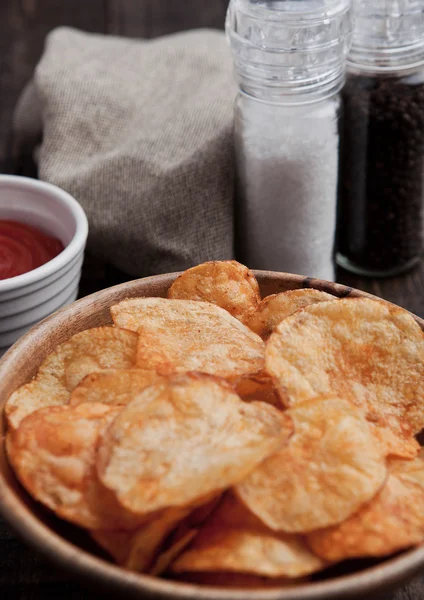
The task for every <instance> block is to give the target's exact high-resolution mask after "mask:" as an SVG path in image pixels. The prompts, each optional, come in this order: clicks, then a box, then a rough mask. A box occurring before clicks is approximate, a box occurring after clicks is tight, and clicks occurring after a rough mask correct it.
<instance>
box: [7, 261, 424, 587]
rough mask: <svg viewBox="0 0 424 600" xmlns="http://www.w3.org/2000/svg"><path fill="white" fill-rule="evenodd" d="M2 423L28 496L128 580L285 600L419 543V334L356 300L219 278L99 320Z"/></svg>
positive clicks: (185, 279)
mask: <svg viewBox="0 0 424 600" xmlns="http://www.w3.org/2000/svg"><path fill="white" fill-rule="evenodd" d="M111 316H112V320H113V323H114V324H113V326H110V327H98V328H94V329H89V330H87V331H83V332H81V333H79V334H77V335H75V336H73V337H72V338H71V339H70V340H68V341H67V342H65V343H64V344H62V345H60V346H59V347H58V348H56V350H55V351H54V352H53V353H52V354H50V355H49V356H48V357H47V358H46V359H45V360H44V362H43V363H42V365H41V366H40V368H39V371H38V373H37V375H36V377H35V378H34V379H33V380H32V381H31V382H29V383H27V384H26V385H24V386H22V387H21V388H19V389H18V390H17V391H15V392H14V393H13V394H12V395H11V396H10V398H9V400H8V402H7V405H6V415H7V420H8V425H9V429H8V434H7V438H6V443H7V450H8V456H9V459H10V462H11V464H12V466H13V468H14V470H15V472H16V474H17V476H18V478H19V480H20V481H21V482H22V484H23V485H24V486H25V488H26V489H27V490H28V491H29V493H30V494H32V496H33V497H34V498H35V499H37V500H38V501H39V502H41V503H43V504H44V505H45V506H46V507H48V508H49V509H51V510H52V511H54V512H55V513H56V514H57V515H58V516H59V517H61V518H63V519H66V520H68V521H70V522H72V523H74V524H76V525H78V526H80V527H83V528H86V529H87V530H89V531H90V534H91V535H92V537H93V538H94V540H96V541H97V543H98V544H99V545H100V546H101V547H102V548H103V549H104V550H106V551H107V552H108V553H109V554H110V555H111V556H112V557H113V558H114V559H115V561H116V562H117V563H118V564H119V565H121V566H123V567H125V568H127V569H131V570H135V571H139V572H143V573H150V574H154V575H162V576H166V577H171V578H174V579H178V580H183V581H189V582H196V583H204V584H208V585H220V586H231V587H263V586H288V585H296V584H298V583H299V582H304V581H305V580H307V579H308V577H309V576H311V575H312V574H314V573H317V572H319V571H322V570H324V569H326V568H327V567H329V566H331V565H333V564H335V563H337V562H340V561H344V560H346V559H350V558H358V557H382V556H387V555H390V554H392V553H395V552H397V551H399V550H402V549H405V548H410V547H413V546H417V545H420V544H422V543H423V542H424V453H423V451H422V450H421V448H420V446H419V444H418V442H417V441H416V439H415V436H416V435H417V434H418V433H419V432H420V431H421V430H422V429H423V427H424V391H423V385H422V381H423V375H424V334H423V332H422V331H421V329H420V327H419V325H418V324H417V323H416V321H415V320H414V319H413V317H412V316H411V315H410V314H409V313H407V312H406V311H404V310H402V309H400V308H398V307H395V306H392V305H390V304H387V303H384V302H380V301H377V300H371V299H367V298H358V299H356V298H355V299H353V298H352V299H350V298H347V299H337V298H335V297H334V296H331V295H329V294H326V293H324V292H320V291H317V290H313V289H300V290H293V291H288V292H283V293H280V294H276V295H273V296H268V297H267V298H264V299H263V300H261V297H260V293H259V286H258V283H257V281H256V279H255V277H254V275H253V274H252V273H251V272H250V271H249V270H248V269H247V268H246V267H244V266H243V265H240V264H239V263H236V262H234V261H223V262H211V263H205V264H202V265H199V266H197V267H194V268H192V269H189V270H187V271H186V272H184V273H183V274H182V275H181V276H180V277H179V278H178V279H176V281H175V282H174V283H173V285H172V286H171V288H170V289H169V292H168V298H166V299H165V298H135V299H128V300H124V301H122V302H120V303H119V304H117V305H115V306H113V307H112V308H111Z"/></svg>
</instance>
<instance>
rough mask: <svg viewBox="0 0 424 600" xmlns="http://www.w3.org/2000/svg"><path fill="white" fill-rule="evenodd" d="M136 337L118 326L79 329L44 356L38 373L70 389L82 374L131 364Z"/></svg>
mask: <svg viewBox="0 0 424 600" xmlns="http://www.w3.org/2000/svg"><path fill="white" fill-rule="evenodd" d="M137 342H138V336H137V335H136V334H134V333H132V332H129V331H126V330H125V329H120V328H119V327H95V328H93V329H87V330H85V331H81V332H80V333H77V334H76V335H74V336H72V337H71V338H70V339H69V340H68V341H67V342H65V343H64V344H61V345H60V346H58V347H57V348H56V350H55V351H54V352H52V354H50V356H48V357H47V358H46V360H45V361H44V362H43V364H42V365H41V367H40V370H39V373H43V374H44V373H49V374H51V375H54V376H55V377H56V378H57V379H59V381H61V382H62V383H63V385H64V386H65V387H66V389H68V390H69V391H72V390H73V389H75V388H76V386H77V385H78V384H79V383H80V381H82V380H83V379H84V377H85V376H86V375H89V374H90V373H94V372H96V371H103V370H104V369H130V368H131V367H133V366H134V365H135V358H136V348H137Z"/></svg>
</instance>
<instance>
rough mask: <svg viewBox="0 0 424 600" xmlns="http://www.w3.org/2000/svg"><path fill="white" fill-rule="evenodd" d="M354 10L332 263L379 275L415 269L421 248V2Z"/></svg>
mask: <svg viewBox="0 0 424 600" xmlns="http://www.w3.org/2000/svg"><path fill="white" fill-rule="evenodd" d="M353 9H354V15H355V22H356V25H355V30H354V34H353V42H352V49H351V52H350V54H349V56H348V75H347V81H346V86H345V88H344V90H343V101H344V102H343V108H344V126H343V138H344V143H343V151H342V158H341V181H342V185H341V186H340V199H339V210H338V231H337V257H336V258H337V262H338V264H339V265H341V266H343V267H344V268H346V269H348V270H349V271H352V272H354V273H357V274H360V275H370V276H382V277H384V276H391V275H397V274H399V273H401V272H403V271H406V270H408V269H409V268H411V267H412V266H413V265H415V264H416V263H417V262H418V261H419V259H420V255H421V252H422V246H423V236H422V233H423V219H422V209H423V192H424V176H423V173H424V161H423V157H424V3H423V1H422V0H402V2H399V0H373V1H372V2H370V1H369V0H354V2H353Z"/></svg>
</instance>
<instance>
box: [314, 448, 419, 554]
mask: <svg viewBox="0 0 424 600" xmlns="http://www.w3.org/2000/svg"><path fill="white" fill-rule="evenodd" d="M390 471H391V472H390V474H389V477H388V478H387V481H386V483H385V485H384V487H383V488H382V490H381V491H380V492H379V494H377V496H376V497H375V498H373V499H372V500H371V502H370V503H369V504H367V505H366V506H365V507H363V508H362V509H361V510H360V511H359V512H358V513H356V514H355V515H353V516H352V517H350V518H349V519H347V521H344V522H343V523H341V524H340V525H337V526H335V527H329V528H327V529H322V530H320V531H316V532H313V533H311V534H310V535H309V536H308V543H309V545H310V546H311V548H312V550H313V551H314V552H316V553H317V554H318V555H319V556H322V557H323V558H325V559H327V560H335V561H340V560H345V559H347V558H357V557H365V556H387V555H389V554H393V553H394V552H398V551H399V550H403V549H405V548H409V547H411V546H417V545H420V544H422V543H423V542H424V455H423V454H421V457H420V458H417V459H416V460H412V461H406V460H404V461H396V464H395V465H392V467H391V468H390Z"/></svg>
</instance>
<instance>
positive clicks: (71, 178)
mask: <svg viewBox="0 0 424 600" xmlns="http://www.w3.org/2000/svg"><path fill="white" fill-rule="evenodd" d="M234 96H235V86H234V83H233V75H232V57H231V53H230V50H229V48H228V46H227V43H226V40H225V37H224V34H223V33H221V32H218V31H211V30H198V31H191V32H188V33H181V34H177V35H172V36H167V37H164V38H158V39H155V40H152V41H147V40H127V39H121V38H116V37H111V36H109V37H105V36H100V35H91V34H86V33H81V32H78V31H75V30H72V29H68V28H60V29H57V30H55V31H54V32H52V33H51V34H50V35H49V37H48V39H47V42H46V48H45V52H44V55H43V57H42V59H41V61H40V63H39V65H38V67H37V69H36V73H35V76H34V79H33V82H32V83H31V84H30V86H29V87H28V88H27V89H26V90H25V92H24V94H23V95H22V97H21V100H20V102H19V104H18V107H17V110H16V113H15V135H16V140H17V143H18V145H20V146H21V147H23V146H28V144H30V143H33V142H34V141H35V140H36V139H37V136H38V134H39V133H40V129H42V143H41V146H40V148H39V152H38V154H37V156H38V163H39V177H40V178H41V179H44V180H46V181H49V182H51V183H54V184H56V185H59V186H60V187H62V188H64V189H65V190H67V191H68V192H70V193H71V194H72V195H73V196H75V198H77V200H78V201H79V202H80V203H81V204H82V206H83V207H84V209H85V211H86V213H87V215H88V219H89V222H90V237H89V248H90V249H91V250H92V251H93V252H94V253H96V254H97V255H98V256H101V257H102V258H104V259H106V260H107V261H109V262H110V263H112V264H113V265H114V266H116V267H117V268H119V269H121V270H123V271H125V272H127V273H129V274H130V275H133V276H146V275H151V274H155V273H161V272H167V271H174V270H179V269H184V268H187V267H189V266H191V265H193V264H196V263H198V262H201V261H205V260H210V259H225V258H231V257H232V256H233V170H234V167H233V158H232V154H233V142H232V120H233V101H234Z"/></svg>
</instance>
